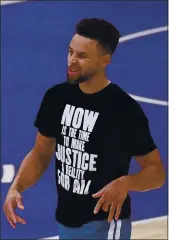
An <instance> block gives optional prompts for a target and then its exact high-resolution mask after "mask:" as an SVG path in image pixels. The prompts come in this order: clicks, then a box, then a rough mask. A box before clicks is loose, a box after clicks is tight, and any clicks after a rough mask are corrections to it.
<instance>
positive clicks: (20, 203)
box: [16, 197, 24, 210]
mask: <svg viewBox="0 0 169 240" xmlns="http://www.w3.org/2000/svg"><path fill="white" fill-rule="evenodd" d="M16 203H17V207H18V208H19V209H21V210H23V209H24V205H23V203H22V198H21V197H18V198H17V199H16Z"/></svg>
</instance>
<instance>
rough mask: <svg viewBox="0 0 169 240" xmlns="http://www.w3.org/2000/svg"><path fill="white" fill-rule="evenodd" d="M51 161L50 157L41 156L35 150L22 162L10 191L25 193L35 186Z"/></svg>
mask: <svg viewBox="0 0 169 240" xmlns="http://www.w3.org/2000/svg"><path fill="white" fill-rule="evenodd" d="M50 159H51V157H50V156H48V155H44V154H40V153H39V152H37V151H36V150H35V149H32V151H31V152H29V153H28V154H27V155H26V157H25V158H24V160H23V161H22V163H21V165H20V168H19V170H18V173H17V175H16V177H15V179H14V181H13V184H12V185H11V187H10V189H16V190H18V191H19V192H23V191H24V190H26V189H27V188H29V187H31V186H32V185H34V184H35V183H36V182H37V181H38V180H39V178H40V177H41V176H42V174H43V172H44V171H45V169H47V167H48V165H49V162H50Z"/></svg>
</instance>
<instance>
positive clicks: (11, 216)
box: [4, 203, 16, 224]
mask: <svg viewBox="0 0 169 240" xmlns="http://www.w3.org/2000/svg"><path fill="white" fill-rule="evenodd" d="M4 211H5V214H6V216H7V217H8V218H9V219H10V221H11V220H12V221H13V222H14V223H15V224H16V217H15V213H14V210H13V207H12V205H11V203H8V205H7V206H6V207H5V209H4Z"/></svg>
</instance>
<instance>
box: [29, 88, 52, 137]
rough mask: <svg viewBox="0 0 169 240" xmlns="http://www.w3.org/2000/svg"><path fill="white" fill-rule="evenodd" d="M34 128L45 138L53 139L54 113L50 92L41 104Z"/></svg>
mask: <svg viewBox="0 0 169 240" xmlns="http://www.w3.org/2000/svg"><path fill="white" fill-rule="evenodd" d="M34 126H35V127H36V128H38V130H39V132H40V133H41V134H42V135H44V136H46V137H55V112H54V109H53V101H52V94H51V91H50V90H48V91H47V92H46V93H45V95H44V97H43V100H42V102H41V105H40V108H39V110H38V113H37V116H36V119H35V122H34Z"/></svg>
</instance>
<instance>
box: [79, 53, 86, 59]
mask: <svg viewBox="0 0 169 240" xmlns="http://www.w3.org/2000/svg"><path fill="white" fill-rule="evenodd" d="M78 57H79V58H87V56H86V54H84V53H79V54H78Z"/></svg>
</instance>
